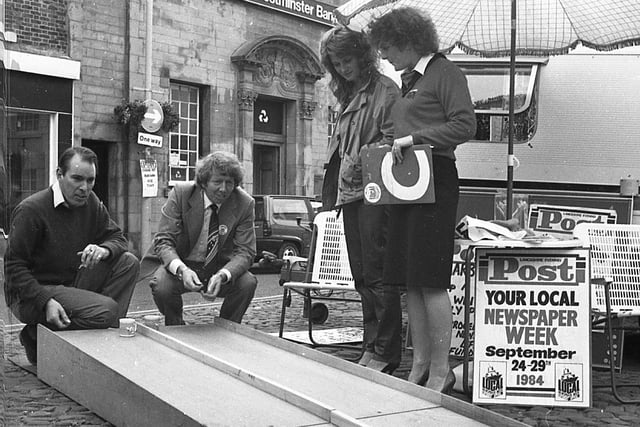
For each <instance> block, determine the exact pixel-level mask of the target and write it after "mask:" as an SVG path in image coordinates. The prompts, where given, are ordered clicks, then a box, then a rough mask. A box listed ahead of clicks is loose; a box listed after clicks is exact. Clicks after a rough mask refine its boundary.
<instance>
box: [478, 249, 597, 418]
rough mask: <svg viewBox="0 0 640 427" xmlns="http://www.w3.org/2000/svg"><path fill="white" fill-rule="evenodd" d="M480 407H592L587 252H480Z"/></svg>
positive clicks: (583, 250) (527, 250) (576, 250)
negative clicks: (498, 405)
mask: <svg viewBox="0 0 640 427" xmlns="http://www.w3.org/2000/svg"><path fill="white" fill-rule="evenodd" d="M476 260H477V261H476V262H477V264H476V279H477V280H476V298H475V301H474V302H475V313H476V318H475V346H474V363H473V384H474V387H473V402H474V403H479V404H509V405H542V406H567V407H589V406H591V351H590V350H591V348H590V347H591V342H590V338H591V318H590V306H589V297H590V292H589V252H588V249H584V248H579V249H563V248H554V249H540V248H508V249H504V248H503V249H497V248H478V249H477V250H476Z"/></svg>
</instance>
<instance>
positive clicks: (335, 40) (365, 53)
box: [320, 26, 380, 105]
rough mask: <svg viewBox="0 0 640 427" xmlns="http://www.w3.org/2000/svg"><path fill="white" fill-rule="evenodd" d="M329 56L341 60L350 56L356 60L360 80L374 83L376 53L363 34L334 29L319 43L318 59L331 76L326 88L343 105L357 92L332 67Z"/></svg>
mask: <svg viewBox="0 0 640 427" xmlns="http://www.w3.org/2000/svg"><path fill="white" fill-rule="evenodd" d="M329 55H334V56H337V57H340V58H344V57H347V56H352V57H354V58H356V59H357V60H358V67H359V68H360V77H362V80H364V81H367V80H369V79H371V80H376V79H377V78H378V77H379V76H380V71H378V53H377V52H376V50H375V49H374V48H373V46H371V43H370V42H369V40H368V39H367V36H366V34H364V33H363V32H358V31H353V30H350V29H348V28H346V27H343V26H337V27H334V28H332V29H330V30H329V31H327V32H326V33H325V34H324V35H323V36H322V40H321V41H320V58H321V62H322V65H323V66H324V68H325V70H327V71H328V72H329V74H331V82H330V83H329V88H330V89H331V91H332V92H333V94H334V95H335V97H336V98H337V99H338V102H340V104H342V105H346V104H347V103H348V101H349V100H350V99H351V98H352V97H353V95H354V94H355V91H356V90H357V89H358V88H356V87H354V85H353V83H352V82H349V81H347V80H346V79H345V78H344V77H342V76H341V75H340V74H339V73H338V72H337V71H336V69H335V67H334V66H333V63H332V62H331V58H330V57H329Z"/></svg>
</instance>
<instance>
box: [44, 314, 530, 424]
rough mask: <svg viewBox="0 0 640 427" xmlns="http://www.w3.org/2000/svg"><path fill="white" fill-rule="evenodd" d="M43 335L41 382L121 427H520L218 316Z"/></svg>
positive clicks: (49, 332) (480, 409) (499, 417)
mask: <svg viewBox="0 0 640 427" xmlns="http://www.w3.org/2000/svg"><path fill="white" fill-rule="evenodd" d="M39 334H42V335H43V339H42V340H40V339H39V358H42V359H43V360H42V362H40V360H39V366H38V373H39V376H40V377H41V378H42V379H43V380H44V381H45V382H48V383H49V384H51V385H52V386H54V387H56V388H58V389H59V390H61V391H62V392H63V393H66V394H67V395H69V396H70V397H72V398H73V399H75V400H77V401H78V402H80V403H81V404H83V405H85V406H87V407H88V408H90V409H91V410H93V411H95V412H96V413H98V414H99V415H101V416H103V417H104V418H105V419H107V420H109V421H111V422H113V423H114V424H116V425H119V426H120V425H124V426H126V425H132V426H138V425H143V426H144V425H212V424H216V425H219V424H221V423H222V424H225V425H251V426H253V425H279V426H280V425H314V426H319V425H328V424H333V425H338V426H345V427H346V426H361V425H393V424H397V425H403V426H404V425H417V424H416V423H418V424H420V423H422V424H423V425H424V424H425V423H426V424H428V425H446V424H459V425H460V426H467V425H469V426H471V425H484V424H482V423H487V424H491V425H504V426H512V425H513V426H515V425H523V424H521V423H518V422H514V420H510V419H508V418H506V417H503V416H500V415H499V414H495V413H493V412H491V411H487V410H485V409H482V408H479V407H477V406H474V405H471V404H468V403H466V402H462V401H458V400H457V399H453V398H451V397H449V396H443V395H440V394H439V393H435V392H432V391H430V390H428V389H425V388H424V387H418V386H415V385H413V384H409V383H408V382H406V381H402V380H400V379H398V378H394V377H392V376H389V375H386V374H381V373H379V372H375V371H372V370H370V369H366V368H363V367H361V366H358V365H357V364H354V363H351V362H347V361H344V360H342V359H340V358H336V357H334V356H331V355H327V354H325V353H322V352H319V351H316V350H313V349H310V348H308V347H306V346H301V345H298V344H294V343H291V342H289V341H286V340H283V339H278V338H276V337H273V336H270V335H268V334H264V333H262V332H259V331H256V330H253V329H251V328H247V327H245V326H242V325H238V324H234V323H230V322H227V321H223V320H220V319H216V321H215V324H213V325H190V326H182V327H168V328H163V329H162V330H161V331H160V332H159V331H155V330H153V329H149V328H147V327H145V326H144V325H139V328H138V335H137V336H135V337H133V338H121V337H119V336H118V332H117V331H116V330H106V331H67V332H57V333H54V332H51V331H49V330H48V329H46V328H44V327H40V328H39ZM40 346H42V347H43V348H42V349H41V348H40ZM59 349H64V355H61V354H59V353H60V352H59ZM85 378H88V379H89V380H88V381H84V379H85ZM140 406H142V407H144V409H141V410H140V411H138V409H139V407H140ZM149 408H151V409H149ZM463 414H464V415H463ZM110 417H111V418H110ZM154 417H155V418H154ZM469 417H470V418H469ZM113 418H115V420H112V419H113ZM168 420H170V422H169V421H168ZM174 421H175V422H174ZM480 421H481V422H480ZM158 423H159V424H158Z"/></svg>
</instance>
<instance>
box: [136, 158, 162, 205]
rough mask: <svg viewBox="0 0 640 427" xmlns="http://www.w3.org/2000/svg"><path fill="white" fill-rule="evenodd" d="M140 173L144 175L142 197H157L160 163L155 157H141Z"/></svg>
mask: <svg viewBox="0 0 640 427" xmlns="http://www.w3.org/2000/svg"><path fill="white" fill-rule="evenodd" d="M140 175H141V177H142V197H157V196H158V163H157V162H156V161H155V160H153V159H150V160H144V159H140Z"/></svg>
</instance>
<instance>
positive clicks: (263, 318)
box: [2, 296, 640, 427]
mask: <svg viewBox="0 0 640 427" xmlns="http://www.w3.org/2000/svg"><path fill="white" fill-rule="evenodd" d="M219 305H220V304H219V303H216V304H213V305H207V306H202V305H201V306H192V307H188V308H187V309H186V310H185V320H186V321H187V322H188V323H210V322H212V321H213V316H215V315H216V314H217V310H218V308H219ZM280 305H281V299H280V298H264V299H257V300H255V301H254V303H253V304H252V306H251V307H250V308H249V311H248V312H247V315H246V316H245V319H246V321H245V324H246V325H248V326H251V327H253V328H256V329H257V330H260V331H263V332H267V333H275V332H277V330H278V323H279V318H280ZM328 306H329V318H328V320H327V322H326V323H325V324H324V325H322V328H335V327H348V326H354V327H355V326H359V325H358V321H359V319H360V312H359V310H360V308H359V306H358V305H357V304H354V303H346V302H330V303H328ZM147 313H148V312H137V313H130V314H131V316H132V317H135V318H141V317H142V316H143V315H144V314H147ZM301 314H302V298H300V297H296V296H294V297H293V301H292V306H291V308H289V309H288V311H287V319H288V322H287V329H288V330H303V329H304V328H305V327H306V319H304V318H303V317H302V316H301ZM18 332H19V329H17V328H12V330H8V331H5V334H4V338H5V339H4V347H5V348H4V354H5V358H4V359H3V367H4V369H3V372H2V375H3V376H2V384H3V392H4V400H3V405H4V411H3V414H4V420H3V421H4V424H3V425H6V426H11V427H13V426H33V425H47V426H109V425H110V424H109V423H107V422H106V421H104V420H103V419H101V418H100V417H98V416H97V415H95V414H93V413H92V412H91V411H89V410H88V409H86V408H84V407H82V406H80V405H78V404H77V403H75V402H74V401H72V400H70V399H68V398H67V397H66V396H64V395H63V394H61V393H59V392H57V391H56V390H54V389H52V388H51V387H48V386H47V385H46V384H44V383H42V382H41V381H40V380H38V378H37V377H36V376H35V375H33V374H31V373H29V372H27V371H25V370H23V369H21V368H19V367H18V366H16V365H15V364H14V363H12V362H11V361H9V360H8V358H9V357H15V356H22V355H23V349H22V346H21V345H20V343H19V340H18V337H17V334H18ZM626 345H627V348H628V350H629V351H627V352H626V353H627V354H625V359H624V365H623V368H624V372H623V381H625V382H633V381H636V382H640V364H639V363H638V359H639V358H638V354H637V350H636V351H635V354H634V350H635V347H636V346H637V345H636V342H635V340H633V339H630V340H628V342H627V344H626ZM320 350H321V351H324V352H327V353H331V354H334V355H335V356H338V357H341V358H345V359H349V358H353V357H354V355H355V354H354V352H353V351H351V350H344V349H340V350H336V349H331V348H321V349H320ZM410 362H411V351H410V350H405V354H404V355H403V362H402V364H401V365H400V367H399V368H398V369H397V370H396V372H395V373H394V375H395V376H397V377H399V378H403V379H406V377H407V375H408V373H409V369H410ZM453 363H457V362H455V361H452V364H453ZM607 382H608V372H602V371H594V374H593V383H594V385H601V384H607ZM632 391H633V393H634V394H633V396H635V397H636V398H638V397H640V393H638V392H637V391H635V390H633V389H626V390H623V392H624V393H625V395H630V396H631V395H632V394H631V392H632ZM454 397H456V398H459V399H462V400H465V401H470V398H468V397H467V396H465V395H463V394H460V393H455V392H454ZM593 402H594V403H593V407H592V408H588V409H568V408H556V407H541V406H535V407H528V406H513V405H493V406H489V407H488V409H491V410H493V411H495V412H498V413H500V414H502V415H505V416H508V417H510V418H513V419H516V420H519V421H522V422H524V423H526V424H529V425H532V426H569V425H570V426H602V425H612V426H637V425H640V405H622V404H620V403H619V402H618V401H617V400H616V399H615V398H614V396H613V394H612V393H611V389H610V388H594V391H593Z"/></svg>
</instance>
